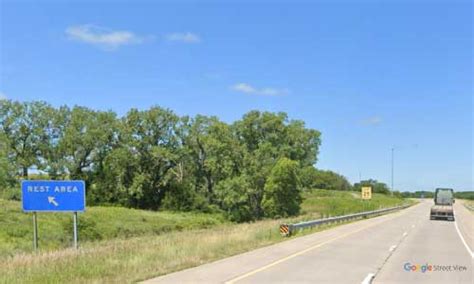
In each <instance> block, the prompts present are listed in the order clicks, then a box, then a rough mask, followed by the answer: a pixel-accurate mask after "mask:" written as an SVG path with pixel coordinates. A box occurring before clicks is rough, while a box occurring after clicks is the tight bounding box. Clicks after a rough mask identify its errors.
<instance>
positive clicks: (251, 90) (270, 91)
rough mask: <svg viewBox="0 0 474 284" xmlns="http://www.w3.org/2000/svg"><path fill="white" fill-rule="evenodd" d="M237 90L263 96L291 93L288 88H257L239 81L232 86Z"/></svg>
mask: <svg viewBox="0 0 474 284" xmlns="http://www.w3.org/2000/svg"><path fill="white" fill-rule="evenodd" d="M231 89H232V90H234V91H236V92H241V93H245V94H252V95H261V96H281V95H286V94H288V93H289V91H288V89H275V88H261V89H258V88H255V87H254V86H252V85H250V84H247V83H238V84H235V85H233V86H232V87H231Z"/></svg>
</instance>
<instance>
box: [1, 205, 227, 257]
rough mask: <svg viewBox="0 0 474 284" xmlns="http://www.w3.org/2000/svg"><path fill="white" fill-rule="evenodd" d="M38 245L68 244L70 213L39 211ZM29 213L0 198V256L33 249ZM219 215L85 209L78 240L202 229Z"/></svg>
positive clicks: (216, 221) (57, 246)
mask: <svg viewBox="0 0 474 284" xmlns="http://www.w3.org/2000/svg"><path fill="white" fill-rule="evenodd" d="M37 215H38V231H39V246H40V248H41V249H42V250H55V249H60V248H65V247H67V246H71V243H72V234H73V225H72V213H69V214H68V213H38V214H37ZM32 222H33V221H32V214H31V213H30V214H26V213H23V212H22V210H21V204H20V202H18V201H9V200H2V199H0V257H1V256H5V255H13V254H16V253H18V252H28V251H31V250H32V238H33V225H32ZM225 222H227V221H225V219H224V217H223V216H222V215H220V214H204V213H178V212H176V213H175V212H152V211H146V210H136V209H129V208H122V207H100V206H94V207H89V208H87V210H86V212H84V213H79V222H78V228H79V238H80V239H79V241H80V243H84V242H91V241H101V240H110V239H116V238H120V239H124V238H130V237H135V236H145V235H159V234H163V233H169V232H172V231H182V230H189V229H203V228H210V227H212V226H215V225H218V224H222V223H225Z"/></svg>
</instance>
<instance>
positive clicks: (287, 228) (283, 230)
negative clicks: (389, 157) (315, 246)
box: [280, 204, 411, 237]
mask: <svg viewBox="0 0 474 284" xmlns="http://www.w3.org/2000/svg"><path fill="white" fill-rule="evenodd" d="M409 206H411V205H410V204H407V205H402V206H396V207H390V208H384V209H379V210H373V211H366V212H359V213H354V214H349V215H343V216H335V217H329V218H324V219H317V220H312V221H306V222H300V223H296V224H281V225H280V234H281V235H282V236H285V237H288V236H290V235H291V234H292V233H294V232H295V231H296V230H298V229H303V228H310V227H314V226H319V225H323V224H329V223H333V222H340V221H341V222H342V221H349V220H352V219H357V218H363V217H369V216H372V215H380V214H384V213H388V212H392V211H396V210H400V209H404V208H407V207H409Z"/></svg>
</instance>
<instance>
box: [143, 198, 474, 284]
mask: <svg viewBox="0 0 474 284" xmlns="http://www.w3.org/2000/svg"><path fill="white" fill-rule="evenodd" d="M432 204H433V202H432V201H431V200H425V201H423V202H421V203H420V204H418V205H416V206H412V207H410V208H408V209H405V210H403V211H400V212H397V213H392V214H388V215H384V216H379V217H376V218H371V219H367V220H363V221H358V222H354V223H350V224H346V225H342V226H339V227H335V228H333V229H330V230H326V231H323V232H318V233H314V234H311V235H306V236H303V237H299V238H292V239H290V240H288V241H285V242H282V243H279V244H275V245H271V246H268V247H264V248H260V249H257V250H254V251H251V252H247V253H243V254H240V255H236V256H233V257H229V258H226V259H223V260H219V261H216V262H213V263H209V264H205V265H202V266H199V267H195V268H191V269H187V270H183V271H180V272H176V273H172V274H168V275H165V276H162V277H158V278H155V279H150V280H148V281H147V282H149V283H229V284H230V283H474V275H473V274H474V270H473V253H472V251H473V250H474V236H473V234H474V214H473V213H472V212H469V211H468V210H467V209H466V208H464V206H462V205H461V204H459V203H456V205H455V217H456V222H448V221H431V220H429V211H430V206H431V205H432Z"/></svg>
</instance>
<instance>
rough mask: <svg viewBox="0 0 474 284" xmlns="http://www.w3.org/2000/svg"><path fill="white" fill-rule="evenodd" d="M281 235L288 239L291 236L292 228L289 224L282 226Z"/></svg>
mask: <svg viewBox="0 0 474 284" xmlns="http://www.w3.org/2000/svg"><path fill="white" fill-rule="evenodd" d="M280 234H281V235H282V236H284V237H288V236H289V235H291V231H290V228H289V226H288V225H287V224H281V225H280Z"/></svg>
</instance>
